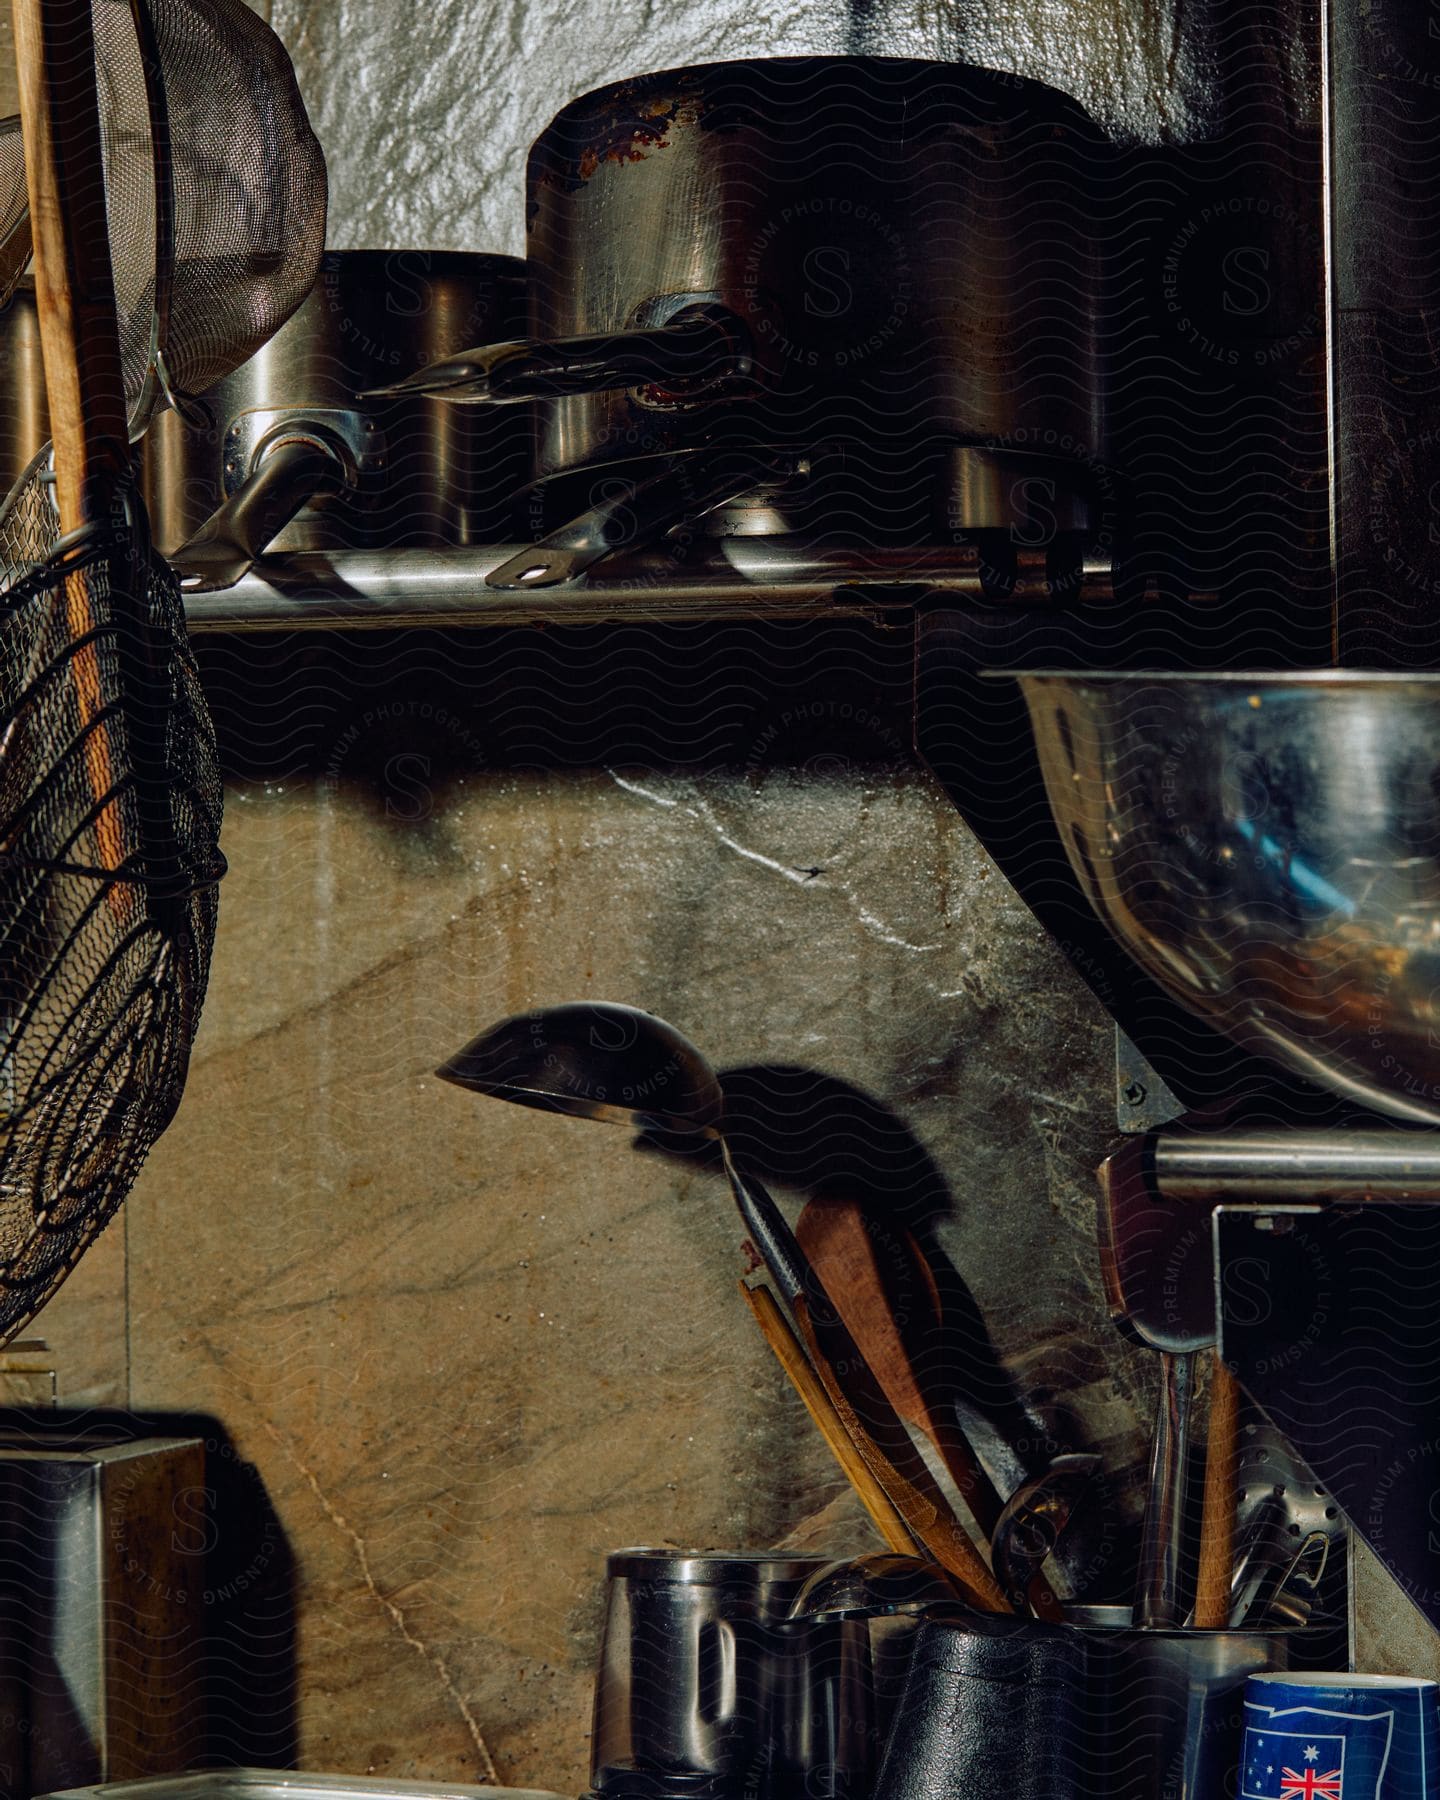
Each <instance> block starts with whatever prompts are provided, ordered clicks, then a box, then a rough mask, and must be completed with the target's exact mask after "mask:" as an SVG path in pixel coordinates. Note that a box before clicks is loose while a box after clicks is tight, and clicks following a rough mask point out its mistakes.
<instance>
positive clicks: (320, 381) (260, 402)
mask: <svg viewBox="0 0 1440 1800" xmlns="http://www.w3.org/2000/svg"><path fill="white" fill-rule="evenodd" d="M524 316H525V280H524V264H523V263H521V262H519V261H518V260H517V259H515V258H514V257H507V256H484V255H471V254H466V253H462V252H458V251H432V250H336V251H330V252H327V254H326V256H325V259H324V262H323V264H322V265H321V270H320V275H319V277H318V279H317V280H316V283H315V287H314V289H313V290H312V292H311V294H310V296H309V298H308V299H307V300H306V301H305V303H304V305H303V306H301V307H300V309H299V311H298V312H296V314H295V315H294V317H293V318H291V319H290V320H289V322H288V323H287V324H286V325H285V326H283V327H282V329H281V330H280V331H279V332H277V333H276V335H275V336H274V337H273V338H272V339H271V340H270V342H269V343H268V344H266V345H265V347H264V348H263V349H262V350H260V351H259V352H258V353H257V354H256V355H255V356H253V357H251V359H250V360H249V362H247V363H244V364H243V365H242V366H241V367H240V368H239V369H237V370H236V371H235V372H234V374H232V375H229V376H227V377H226V379H225V380H224V381H222V382H219V383H217V384H216V386H215V387H213V388H211V389H210V390H209V391H208V392H207V393H206V394H204V395H203V396H201V400H202V404H203V406H204V408H205V411H206V413H207V414H208V422H207V423H206V424H205V425H203V426H200V427H196V426H192V425H187V424H186V422H185V421H184V420H183V419H182V418H181V417H179V415H178V414H176V413H166V414H165V415H163V416H162V417H161V418H159V419H158V420H157V421H156V422H155V424H154V426H153V427H152V428H151V430H150V432H149V433H148V435H147V437H146V440H145V452H144V456H145V489H146V499H147V502H148V505H149V508H150V516H151V523H152V527H153V530H154V534H155V541H156V543H157V545H158V546H159V547H160V549H162V550H163V551H165V552H166V553H167V554H173V553H174V552H175V551H176V550H177V549H178V548H179V547H180V546H181V545H182V544H183V543H185V542H186V541H187V540H188V539H189V538H191V537H192V536H193V535H194V534H195V533H196V532H197V531H198V530H199V529H200V528H201V526H202V525H204V524H205V522H206V521H207V520H208V519H209V518H210V516H211V515H212V514H213V513H214V512H215V511H216V509H217V508H218V507H219V506H220V505H221V504H222V503H223V502H225V501H227V500H232V499H233V497H234V496H235V495H236V494H237V493H238V492H239V491H240V489H241V488H242V486H244V485H245V484H246V483H248V482H250V481H252V479H253V478H254V477H255V476H256V474H257V472H258V471H259V470H260V469H261V468H262V466H263V465H264V464H265V463H266V461H267V458H270V457H271V456H273V454H274V452H275V450H276V449H277V448H279V447H281V446H286V445H290V444H293V443H294V442H295V441H296V440H297V438H299V437H301V436H306V435H307V434H308V436H309V437H311V438H315V439H316V440H317V441H319V442H320V443H322V444H323V445H324V446H326V447H328V448H329V449H330V450H331V451H332V452H333V454H334V456H335V458H336V459H337V462H338V465H339V472H340V474H341V476H342V479H341V480H340V482H339V483H338V491H336V492H334V493H331V494H328V495H326V496H325V497H323V498H318V499H317V500H316V501H315V502H314V503H312V504H306V505H303V506H302V507H301V508H300V510H299V511H298V512H296V513H295V514H294V516H293V518H292V519H291V521H290V522H289V523H287V524H285V525H284V527H283V529H281V530H280V531H278V532H277V533H276V534H275V535H274V536H273V537H272V538H271V539H270V541H269V542H270V547H271V548H273V549H276V550H330V549H337V548H376V547H385V548H390V547H396V546H406V545H408V546H440V545H454V544H475V543H488V542H493V541H495V540H497V539H502V540H503V539H504V538H505V537H506V536H507V530H506V524H507V510H506V503H507V501H508V499H509V497H510V495H511V494H512V493H513V492H514V491H515V489H516V488H518V487H519V486H520V485H521V484H522V483H523V481H524V480H525V477H526V473H527V470H528V466H529V419H528V416H527V414H528V409H527V408H525V407H523V406H522V407H506V408H503V409H499V410H495V411H490V410H481V409H476V408H466V409H463V410H461V409H457V408H454V407H448V406H442V405H439V404H437V403H436V402H433V401H429V400H424V399H414V398H407V399H399V400H385V401H377V400H365V401H361V400H359V399H357V395H358V394H359V393H360V392H361V391H362V390H365V389H369V388H374V387H378V386H381V385H383V384H384V383H385V382H387V381H390V380H392V379H393V378H394V377H395V376H396V375H399V374H403V373H405V372H406V371H407V370H409V369H412V368H414V367H416V366H418V365H423V364H427V363H430V362H434V361H436V360H437V359H440V358H443V357H446V356H448V355H450V354H452V353H453V352H455V351H456V350H460V349H463V348H465V347H466V346H467V345H469V344H473V343H475V342H476V341H477V340H480V339H484V338H487V337H491V336H504V335H506V334H509V333H513V332H515V331H517V330H519V329H521V328H522V327H523V321H524Z"/></svg>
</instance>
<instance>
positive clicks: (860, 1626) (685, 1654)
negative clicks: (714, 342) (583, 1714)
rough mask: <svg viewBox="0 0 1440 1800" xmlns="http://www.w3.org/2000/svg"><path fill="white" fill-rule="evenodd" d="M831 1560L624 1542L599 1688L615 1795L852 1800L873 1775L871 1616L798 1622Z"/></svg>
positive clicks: (630, 1799) (612, 1564) (610, 1794)
mask: <svg viewBox="0 0 1440 1800" xmlns="http://www.w3.org/2000/svg"><path fill="white" fill-rule="evenodd" d="M826 1566H827V1559H826V1558H823V1557H817V1556H794V1555H787V1554H785V1553H783V1552H778V1551H775V1552H770V1551H762V1552H758V1553H752V1552H734V1551H711V1552H684V1551H672V1550H651V1549H633V1550H618V1551H615V1552H613V1553H612V1554H611V1555H610V1557H609V1558H608V1559H607V1564H606V1576H607V1582H606V1586H607V1602H606V1615H605V1631H604V1639H603V1643H602V1646H601V1656H600V1668H599V1671H598V1678H597V1681H596V1687H595V1715H594V1731H593V1735H592V1739H591V1756H592V1763H591V1779H592V1783H593V1791H594V1793H595V1795H597V1796H600V1797H603V1800H770V1797H772V1796H773V1797H775V1800H779V1797H780V1796H784V1795H789V1794H791V1793H800V1792H805V1793H808V1794H809V1795H811V1796H813V1800H848V1797H849V1796H854V1795H862V1794H863V1793H864V1792H865V1790H866V1788H867V1786H868V1775H869V1768H870V1752H871V1746H870V1740H869V1733H868V1723H869V1721H868V1708H867V1701H868V1692H869V1683H868V1666H867V1665H868V1654H867V1651H868V1640H867V1636H866V1629H865V1624H864V1621H863V1620H852V1619H824V1620H798V1621H792V1620H791V1619H790V1617H789V1613H790V1607H791V1604H792V1602H793V1601H794V1599H795V1596H796V1594H797V1592H798V1591H799V1589H800V1587H801V1585H802V1583H803V1582H805V1581H806V1580H807V1579H808V1578H809V1577H811V1576H813V1575H814V1574H816V1572H817V1571H819V1570H821V1569H824V1568H825V1567H826Z"/></svg>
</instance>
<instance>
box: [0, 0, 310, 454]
mask: <svg viewBox="0 0 1440 1800" xmlns="http://www.w3.org/2000/svg"><path fill="white" fill-rule="evenodd" d="M92 13H93V20H94V29H95V50H96V57H95V61H96V77H97V92H98V100H99V108H100V123H101V137H102V146H103V153H104V163H105V210H106V216H107V218H108V220H109V226H110V258H111V264H112V267H113V271H114V284H115V303H116V311H117V313H118V316H119V322H120V349H121V358H122V362H123V365H124V370H125V393H126V399H127V401H128V402H129V404H130V408H131V414H132V430H133V432H134V434H135V435H138V433H139V431H140V430H141V429H143V426H144V424H145V423H146V420H147V417H148V413H149V410H150V406H151V405H152V404H153V403H154V401H155V400H156V399H159V398H163V397H164V393H165V390H166V388H167V387H168V388H169V389H171V390H173V391H174V392H175V393H176V394H179V395H184V394H194V393H199V392H200V391H201V390H202V389H204V388H207V387H209V386H211V385H212V383H214V382H216V381H219V380H220V378H221V377H222V376H224V375H228V374H229V373H230V371H231V370H232V369H236V368H238V367H239V366H240V364H241V363H242V362H244V361H246V360H247V358H249V357H251V356H253V355H254V353H255V352H256V351H257V350H258V349H259V348H260V346H261V345H262V344H264V343H266V342H267V341H268V340H269V339H270V338H271V337H273V336H274V334H275V333H276V332H277V331H278V330H279V329H280V327H281V326H282V325H283V324H284V323H285V321H286V320H287V319H288V318H289V317H290V315H291V313H293V312H294V311H295V309H296V307H297V306H299V304H300V302H301V301H302V300H303V299H304V298H305V296H306V295H307V294H308V293H309V292H310V289H311V287H312V285H313V284H314V280H315V276H316V273H317V271H318V269H319V267H320V256H321V252H322V251H323V249H324V247H325V206H326V182H325V159H324V155H323V153H322V151H321V149H320V145H319V143H318V142H317V141H316V138H315V134H314V133H313V132H312V131H311V129H310V122H309V119H308V118H307V116H306V112H305V104H304V102H303V101H302V99H301V98H300V91H299V89H298V88H297V86H296V84H295V71H294V69H293V67H292V66H291V63H290V58H289V56H288V55H287V54H286V51H285V48H284V46H283V45H282V44H281V42H280V40H279V38H277V37H276V36H275V34H274V32H273V31H271V29H270V27H269V26H268V25H266V24H265V23H264V22H263V20H261V19H259V18H257V17H256V15H255V14H254V13H253V12H251V11H250V9H249V7H248V6H246V5H245V4H244V0H93V5H92ZM29 254H30V234H29V228H28V209H27V205H26V190H25V162H24V153H23V150H22V148H21V133H20V121H19V119H18V118H12V119H3V120H0V302H3V301H4V300H7V299H8V298H9V296H10V293H11V292H12V290H13V289H14V286H15V283H16V281H18V280H19V278H20V275H21V274H22V273H23V271H24V268H25V263H26V261H27V260H28V257H29ZM157 353H158V358H159V361H160V363H161V365H162V370H161V379H160V381H159V382H158V383H154V384H152V382H151V379H150V378H151V377H152V375H153V374H154V366H155V363H156V360H157ZM142 402H144V404H143V406H142ZM137 413H138V416H137Z"/></svg>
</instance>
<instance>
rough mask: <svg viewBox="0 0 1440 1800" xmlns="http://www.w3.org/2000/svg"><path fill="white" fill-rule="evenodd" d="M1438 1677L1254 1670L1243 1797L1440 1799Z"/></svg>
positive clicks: (1247, 1700)
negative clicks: (1262, 1672) (1270, 1672)
mask: <svg viewBox="0 0 1440 1800" xmlns="http://www.w3.org/2000/svg"><path fill="white" fill-rule="evenodd" d="M1437 1691H1440V1690H1437V1688H1436V1684H1435V1683H1434V1682H1433V1681H1421V1680H1419V1679H1417V1678H1415V1677H1412V1676H1408V1675H1346V1674H1334V1675H1326V1674H1309V1673H1306V1674H1293V1675H1252V1676H1250V1678H1249V1680H1248V1681H1247V1682H1246V1683H1245V1741H1244V1745H1243V1748H1242V1752H1241V1758H1240V1783H1239V1800H1440V1714H1437V1710H1436V1696H1437Z"/></svg>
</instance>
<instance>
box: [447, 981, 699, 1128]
mask: <svg viewBox="0 0 1440 1800" xmlns="http://www.w3.org/2000/svg"><path fill="white" fill-rule="evenodd" d="M435 1073H436V1074H437V1075H438V1076H439V1077H440V1079H441V1080H442V1081H449V1082H453V1083H454V1084H455V1086H456V1087H462V1088H469V1089H470V1090H471V1092H472V1093H477V1094H490V1095H493V1096H494V1098H496V1099H497V1100H513V1101H515V1102H516V1103H517V1104H518V1105H521V1106H534V1107H538V1108H540V1109H541V1110H542V1111H545V1112H558V1113H569V1114H571V1115H572V1116H573V1117H576V1118H581V1119H606V1120H608V1121H610V1123H612V1124H616V1125H631V1126H634V1127H635V1128H636V1129H637V1130H640V1131H666V1132H678V1133H686V1132H694V1133H697V1134H700V1135H703V1136H706V1137H714V1136H716V1135H718V1132H719V1127H720V1119H721V1114H722V1113H723V1111H724V1106H725V1102H724V1096H723V1095H722V1093H721V1091H720V1083H719V1081H718V1080H717V1079H716V1076H715V1072H714V1070H713V1069H712V1068H711V1067H710V1065H709V1063H707V1062H706V1061H705V1059H704V1057H703V1056H701V1054H700V1052H699V1051H698V1050H697V1049H696V1048H695V1046H694V1045H693V1044H692V1043H691V1042H690V1040H689V1039H688V1038H687V1037H684V1036H682V1035H681V1033H680V1032H678V1031H676V1029H675V1028H674V1026H673V1025H667V1024H666V1023H665V1021H664V1020H663V1019H657V1018H656V1017H655V1015H654V1014H653V1013H647V1012H641V1011H640V1010H639V1008H638V1007H634V1006H620V1005H617V1004H615V1003H614V1002H613V1001H595V1002H587V1001H572V1002H569V1003H567V1004H565V1005H563V1006H545V1007H541V1008H539V1010H537V1011H535V1012H528V1013H519V1014H517V1015H516V1016H515V1017H514V1018H509V1019H502V1020H501V1021H500V1023H499V1024H498V1025H492V1026H491V1027H490V1028H489V1030H487V1031H482V1032H481V1033H480V1035H479V1036H478V1037H476V1038H472V1039H471V1041H470V1042H469V1043H468V1044H467V1045H466V1046H465V1048H464V1049H463V1050H461V1051H460V1052H459V1054H458V1055H456V1056H452V1057H451V1058H450V1060H449V1061H448V1062H445V1063H442V1064H441V1065H440V1067H439V1068H438V1069H437V1070H436V1071H435Z"/></svg>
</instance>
